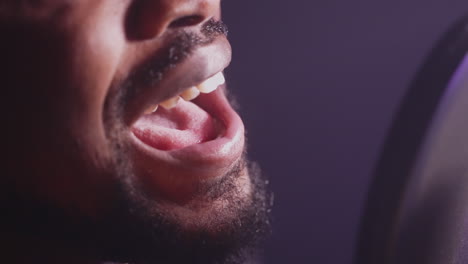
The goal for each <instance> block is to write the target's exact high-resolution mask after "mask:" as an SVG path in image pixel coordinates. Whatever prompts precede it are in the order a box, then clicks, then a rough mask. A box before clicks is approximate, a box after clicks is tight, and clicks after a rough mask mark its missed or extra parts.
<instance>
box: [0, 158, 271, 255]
mask: <svg viewBox="0 0 468 264" xmlns="http://www.w3.org/2000/svg"><path fill="white" fill-rule="evenodd" d="M123 153H125V152H123ZM117 156H118V159H116V161H118V160H120V161H119V163H115V164H114V165H115V167H114V168H115V170H114V172H115V173H117V175H118V177H116V179H118V180H117V181H116V182H115V186H112V190H113V191H112V196H113V197H114V199H113V200H112V205H111V206H110V208H106V209H105V210H103V211H102V212H99V213H100V215H99V216H98V217H90V216H84V215H83V214H80V213H79V212H73V209H72V210H70V208H62V207H59V206H57V205H55V204H54V203H52V202H48V201H40V200H37V199H34V198H28V197H25V196H24V195H20V194H16V193H15V192H14V190H13V193H9V194H8V198H7V199H2V200H3V201H2V203H3V205H5V206H3V208H4V212H5V215H4V216H3V217H2V218H3V219H2V221H1V223H2V226H3V227H7V228H8V229H7V230H9V231H8V233H7V234H10V235H12V236H14V237H15V238H16V239H19V240H23V239H24V240H27V239H29V238H34V239H35V240H36V241H46V242H45V243H50V244H51V245H56V246H57V248H58V249H59V250H60V249H66V252H73V254H75V255H76V256H80V257H83V256H85V258H87V259H89V260H92V261H102V262H110V263H126V262H128V263H135V264H150V263H154V264H156V263H158V264H159V263H204V264H210V263H226V264H228V263H230V264H233V263H251V262H250V261H252V260H253V259H254V258H255V257H257V256H258V253H259V252H258V249H259V248H260V247H259V246H260V245H261V242H263V239H264V238H265V236H266V235H267V234H268V233H269V232H270V221H269V213H270V211H271V210H270V208H271V205H272V199H271V197H272V196H271V194H270V193H269V191H268V190H267V185H268V181H267V180H265V179H264V178H263V176H262V175H261V173H260V170H259V168H258V166H257V165H256V164H255V163H251V162H247V161H246V160H245V159H242V160H241V161H239V163H238V164H237V165H236V166H234V168H233V169H232V170H231V171H230V172H229V173H228V174H227V175H224V176H223V177H221V178H222V179H223V180H221V181H218V182H216V183H212V184H209V185H204V186H200V189H199V192H198V194H197V195H196V196H194V197H193V199H192V200H193V202H191V203H188V204H185V205H184V206H180V205H176V204H168V203H167V202H165V201H161V200H155V199H152V198H150V197H148V196H147V195H146V194H145V192H144V191H142V190H141V188H140V187H139V184H138V183H137V182H136V181H135V180H134V179H135V175H133V173H132V166H131V164H130V163H129V162H128V160H129V159H126V158H125V156H126V155H125V154H119V155H117ZM246 170H248V172H249V173H248V175H245V171H246ZM242 177H246V179H248V180H249V181H250V183H251V191H250V192H249V195H248V197H245V194H240V192H239V189H238V188H239V184H238V183H237V181H238V180H239V178H242ZM83 195H85V193H83ZM200 200H202V202H203V204H204V206H205V207H207V208H208V209H207V213H206V214H205V215H204V216H202V217H197V215H195V216H191V215H190V214H188V215H178V214H175V213H174V212H175V211H178V210H180V209H182V210H185V211H191V210H194V209H197V210H198V209H199V207H200ZM219 201H222V202H223V205H224V206H221V207H218V206H213V204H216V203H217V202H219ZM187 223H195V224H194V225H187ZM24 251H25V252H28V248H25V249H24Z"/></svg>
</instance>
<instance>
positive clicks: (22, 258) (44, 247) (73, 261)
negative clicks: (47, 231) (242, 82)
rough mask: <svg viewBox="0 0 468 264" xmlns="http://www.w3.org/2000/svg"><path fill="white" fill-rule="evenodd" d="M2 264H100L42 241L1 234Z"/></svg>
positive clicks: (83, 255) (76, 251)
mask: <svg viewBox="0 0 468 264" xmlns="http://www.w3.org/2000/svg"><path fill="white" fill-rule="evenodd" d="M0 243H1V248H2V252H3V253H2V263H12V264H29V263H31V264H33V263H47V264H65V263H66V264H100V263H99V262H98V261H92V260H90V259H91V258H89V257H87V256H86V254H80V253H78V250H71V249H69V248H66V247H64V246H63V245H60V244H59V243H54V242H51V241H47V240H44V239H35V238H25V237H19V236H16V237H15V236H14V235H12V234H8V235H6V236H4V234H2V240H1V241H0Z"/></svg>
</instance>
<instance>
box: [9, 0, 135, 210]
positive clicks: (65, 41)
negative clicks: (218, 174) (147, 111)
mask: <svg viewBox="0 0 468 264" xmlns="http://www.w3.org/2000/svg"><path fill="white" fill-rule="evenodd" d="M96 2H100V1H96ZM101 10H104V9H95V10H93V12H101ZM87 16H89V17H87V18H86V19H84V20H83V19H82V20H79V19H77V18H76V19H75V18H73V17H72V18H73V19H75V20H76V21H80V23H76V24H69V25H68V26H64V27H60V28H58V27H57V26H56V27H53V26H52V25H50V24H48V25H26V26H22V28H20V29H17V28H15V29H13V30H12V32H11V33H12V35H11V36H14V37H11V38H10V39H9V41H8V42H4V43H0V54H2V55H3V56H2V58H3V62H0V65H1V67H2V69H1V70H3V72H4V73H6V74H5V75H6V76H7V78H5V79H4V80H5V82H4V84H6V85H5V86H6V87H9V89H8V92H7V93H8V94H7V97H8V98H9V99H10V100H8V102H7V103H6V104H3V105H2V106H1V107H2V110H3V111H4V113H13V114H12V115H10V116H8V117H7V118H8V120H7V121H6V124H7V126H8V127H10V128H11V129H10V130H8V131H2V132H1V133H2V137H3V138H9V139H10V142H8V143H7V144H6V148H5V150H6V152H9V157H8V159H7V160H4V161H3V163H4V164H3V165H5V166H4V167H6V168H7V171H8V173H7V174H9V175H11V179H10V180H12V181H13V184H16V185H18V187H17V188H15V189H17V190H21V191H22V192H24V193H25V194H26V193H28V194H29V193H35V194H36V195H38V196H41V197H47V199H48V200H53V201H54V202H58V203H60V204H62V205H63V207H70V204H73V207H75V208H76V207H80V208H83V210H84V211H88V212H89V211H90V210H93V208H90V207H97V206H99V205H98V204H99V203H103V200H104V199H103V196H106V195H108V194H110V193H111V190H108V189H107V188H109V187H106V186H111V184H110V183H111V181H113V180H114V179H112V177H111V176H112V175H111V173H110V171H109V170H108V168H109V166H108V165H109V162H110V154H109V151H108V146H107V140H106V137H105V131H104V125H103V109H104V102H105V100H106V96H107V94H108V89H109V86H110V84H111V82H112V80H113V78H115V73H116V70H117V68H118V65H119V62H120V56H121V54H122V53H123V50H124V49H125V45H126V44H125V37H124V35H123V33H122V32H123V29H122V28H121V25H122V23H121V22H120V21H119V20H120V19H119V16H118V15H115V16H113V17H109V16H107V17H106V16H105V15H104V14H99V13H95V14H93V13H89V14H87ZM93 17H96V20H94V19H93ZM81 21H86V22H84V23H81ZM56 23H60V22H56ZM13 33H15V34H13ZM84 193H86V195H83V194H84Z"/></svg>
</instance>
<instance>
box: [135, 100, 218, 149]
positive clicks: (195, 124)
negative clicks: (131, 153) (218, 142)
mask: <svg viewBox="0 0 468 264" xmlns="http://www.w3.org/2000/svg"><path fill="white" fill-rule="evenodd" d="M133 133H134V134H135V136H136V137H138V138H139V139H140V140H141V141H143V142H144V143H146V144H148V145H150V146H152V147H154V148H156V149H160V150H175V149H180V148H185V147H188V146H191V145H194V144H198V143H202V142H205V141H209V140H212V139H214V138H215V137H216V136H217V134H218V129H217V126H216V121H215V119H213V117H211V116H210V115H209V114H208V113H207V112H206V111H205V110H203V109H201V108H200V107H198V106H197V105H195V104H194V103H192V102H186V101H184V100H179V103H178V104H177V106H176V107H174V108H172V109H170V110H166V109H164V108H162V107H159V108H158V110H157V111H156V112H155V113H152V114H149V115H144V116H143V117H141V118H140V119H138V120H137V122H136V123H135V125H134V126H133Z"/></svg>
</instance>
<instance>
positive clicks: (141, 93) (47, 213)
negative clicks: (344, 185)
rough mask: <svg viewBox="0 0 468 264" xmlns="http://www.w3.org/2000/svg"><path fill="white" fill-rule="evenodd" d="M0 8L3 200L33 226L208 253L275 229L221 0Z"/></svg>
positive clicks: (102, 247)
mask: <svg viewBox="0 0 468 264" xmlns="http://www.w3.org/2000/svg"><path fill="white" fill-rule="evenodd" d="M0 19H1V20H0V27H1V30H2V31H1V32H2V34H3V40H2V43H1V44H0V48H1V50H0V52H1V54H0V55H1V56H0V57H1V58H2V61H1V62H0V65H1V76H2V80H3V88H4V96H3V98H4V100H5V101H6V102H5V103H4V104H3V109H2V110H4V112H3V113H8V114H6V115H5V116H4V117H3V120H4V124H6V127H7V129H5V130H4V131H3V132H2V136H3V138H4V139H7V140H6V141H7V142H5V148H4V153H7V157H6V158H4V164H2V165H3V168H4V169H5V171H6V173H5V180H4V182H5V183H7V184H4V185H3V186H4V190H3V194H2V195H3V196H4V198H2V200H3V201H8V203H9V204H14V206H11V208H12V209H11V208H10V209H11V210H10V211H11V212H10V211H8V212H10V213H11V219H14V221H15V225H17V226H19V225H23V226H22V227H21V228H19V229H21V230H23V233H24V234H22V235H24V236H29V235H30V236H37V237H39V238H41V236H42V235H46V236H47V237H48V240H51V243H61V242H63V241H74V242H70V247H75V248H78V249H79V250H81V249H83V251H85V252H86V254H89V255H90V256H94V257H95V258H96V259H98V258H101V259H103V260H112V261H120V260H121V261H125V260H134V261H138V260H151V259H153V260H158V259H159V260H173V261H182V260H184V259H192V260H194V259H197V260H198V261H204V260H205V259H206V260H219V259H222V258H225V257H226V256H227V255H228V254H230V253H232V252H233V251H239V250H240V248H241V247H242V245H243V244H244V243H246V242H247V241H250V240H251V238H252V235H251V234H254V233H262V232H263V229H262V228H263V225H264V224H265V223H266V222H267V221H266V218H265V212H266V211H267V209H266V207H267V206H266V204H265V194H264V190H263V181H262V180H260V179H259V178H258V177H257V176H256V174H255V173H252V171H251V170H250V173H249V166H248V162H246V160H245V159H244V127H243V124H242V121H241V119H240V118H239V116H238V115H237V114H236V112H235V111H234V110H233V109H232V108H231V106H230V104H229V102H228V100H227V99H226V95H225V94H226V92H225V90H224V85H223V75H222V72H223V70H224V68H225V67H227V66H228V64H229V62H230V59H231V48H230V45H229V43H228V41H227V39H226V33H227V30H226V27H225V26H224V24H222V22H220V3H219V0H74V1H73V0H42V1H33V0H15V1H8V0H0ZM218 86H219V87H218ZM217 87H218V89H216V90H215V91H211V90H213V89H215V88H217ZM200 91H201V94H200V95H199V96H198V97H196V98H195V99H192V97H195V96H196V95H197V94H198V93H199V92H200ZM179 96H181V97H184V98H185V99H187V100H189V99H191V100H190V101H187V100H185V99H180V98H179ZM176 99H179V101H178V103H177V104H175V101H176ZM156 107H158V108H157V110H156V111H154V112H153V110H154V109H156ZM24 230H26V231H24ZM38 230H39V231H38ZM70 230H75V231H74V232H70ZM76 230H79V232H78V231H76ZM14 232H16V231H14ZM62 240H63V241H62ZM59 241H61V242H59ZM67 243H68V242H67ZM67 243H65V244H66V246H67V245H68V244H67ZM79 250H78V251H79ZM174 252H176V254H174ZM177 252H178V253H177ZM77 254H79V253H77Z"/></svg>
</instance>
